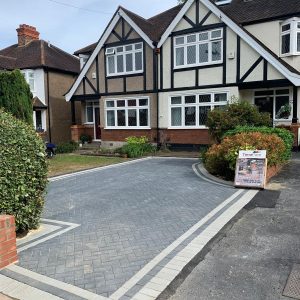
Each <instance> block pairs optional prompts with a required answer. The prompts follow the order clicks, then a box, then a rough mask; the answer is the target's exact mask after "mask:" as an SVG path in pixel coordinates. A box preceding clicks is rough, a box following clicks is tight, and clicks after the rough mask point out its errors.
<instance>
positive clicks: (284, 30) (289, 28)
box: [281, 18, 300, 56]
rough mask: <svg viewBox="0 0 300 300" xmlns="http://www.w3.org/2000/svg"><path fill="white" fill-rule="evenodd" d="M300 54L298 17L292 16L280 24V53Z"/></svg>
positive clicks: (299, 24) (299, 22)
mask: <svg viewBox="0 0 300 300" xmlns="http://www.w3.org/2000/svg"><path fill="white" fill-rule="evenodd" d="M299 54H300V19H299V18H293V19H289V20H287V21H285V22H283V23H282V25H281V55H283V56H285V55H299Z"/></svg>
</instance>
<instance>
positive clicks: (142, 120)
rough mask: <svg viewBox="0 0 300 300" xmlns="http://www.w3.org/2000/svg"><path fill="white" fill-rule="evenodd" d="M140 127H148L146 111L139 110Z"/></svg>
mask: <svg viewBox="0 0 300 300" xmlns="http://www.w3.org/2000/svg"><path fill="white" fill-rule="evenodd" d="M139 115H140V126H148V109H140V110H139Z"/></svg>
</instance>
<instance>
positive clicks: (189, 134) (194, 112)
mask: <svg viewBox="0 0 300 300" xmlns="http://www.w3.org/2000/svg"><path fill="white" fill-rule="evenodd" d="M299 15H300V5H299V3H298V0H252V1H245V0H232V1H231V0H220V1H212V0H187V1H186V3H185V4H183V5H178V6H176V7H173V8H171V9H169V10H167V11H165V12H162V13H161V14H159V15H156V16H154V17H152V18H150V19H144V18H143V17H141V16H138V15H136V14H134V13H132V12H130V11H128V10H126V9H125V8H122V7H119V8H118V9H117V11H116V13H115V14H114V16H113V17H112V19H111V21H110V23H109V25H108V26H107V28H106V29H105V31H104V32H103V34H102V36H101V37H100V39H99V41H98V42H97V43H95V44H92V45H90V46H87V47H85V48H83V49H81V50H78V51H76V52H75V54H76V55H78V56H79V57H80V60H81V72H80V74H79V76H78V78H77V79H76V81H75V83H74V84H73V86H72V87H71V89H70V90H69V92H68V93H67V94H66V100H67V101H70V102H71V103H72V107H73V113H75V109H74V107H75V103H76V102H80V103H81V107H82V109H81V113H82V120H83V122H82V123H80V124H74V125H73V126H72V135H73V138H75V139H76V138H78V136H80V134H82V133H84V132H85V133H88V134H90V135H91V136H92V137H93V138H94V139H95V140H101V141H102V143H103V144H104V145H107V146H118V145H119V144H120V142H124V140H125V138H126V137H128V136H132V135H135V136H140V135H145V136H148V137H149V139H150V140H151V141H152V142H154V143H169V144H189V145H201V144H208V143H210V138H209V134H208V129H207V128H206V126H205V122H206V119H207V114H208V112H209V111H210V110H213V109H215V108H222V107H224V106H225V105H226V104H227V103H228V102H229V101H231V99H232V98H233V97H236V98H238V99H242V100H247V101H250V102H251V103H253V104H255V105H257V106H258V107H259V109H260V111H266V112H270V113H271V115H272V118H273V123H274V126H276V125H283V126H289V128H291V129H292V130H293V131H294V132H295V133H297V132H298V128H299V127H300V125H299V123H298V118H299V115H300V105H299V101H300V100H299V99H300V72H299V71H300V18H299V17H298V16H299ZM295 143H297V137H296V140H295Z"/></svg>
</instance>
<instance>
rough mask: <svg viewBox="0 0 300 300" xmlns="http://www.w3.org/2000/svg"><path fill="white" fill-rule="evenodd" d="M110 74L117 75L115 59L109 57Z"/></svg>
mask: <svg viewBox="0 0 300 300" xmlns="http://www.w3.org/2000/svg"><path fill="white" fill-rule="evenodd" d="M107 65H108V74H113V73H115V57H114V56H107Z"/></svg>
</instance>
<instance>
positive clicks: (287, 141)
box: [223, 126, 294, 160]
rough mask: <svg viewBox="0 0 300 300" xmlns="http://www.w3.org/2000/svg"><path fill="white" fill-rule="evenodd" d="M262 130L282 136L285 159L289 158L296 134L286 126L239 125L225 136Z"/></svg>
mask: <svg viewBox="0 0 300 300" xmlns="http://www.w3.org/2000/svg"><path fill="white" fill-rule="evenodd" d="M250 132H260V133H264V134H276V135H277V136H278V137H280V138H281V139H282V140H283V142H284V145H285V153H284V154H283V158H284V160H289V159H290V158H291V155H292V148H293V143H294V135H293V133H292V132H290V131H288V130H286V129H284V128H272V127H265V126H264V127H252V126H237V127H236V128H235V129H232V130H229V131H227V132H226V133H225V134H224V136H223V137H227V136H233V135H235V134H238V133H250Z"/></svg>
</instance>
